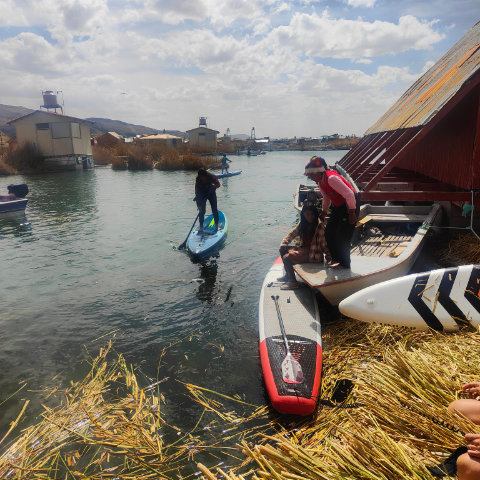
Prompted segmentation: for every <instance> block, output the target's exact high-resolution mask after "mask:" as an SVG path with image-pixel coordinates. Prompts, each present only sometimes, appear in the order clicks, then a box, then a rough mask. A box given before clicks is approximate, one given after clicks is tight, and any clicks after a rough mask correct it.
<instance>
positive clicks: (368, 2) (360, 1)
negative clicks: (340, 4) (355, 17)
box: [347, 0, 376, 8]
mask: <svg viewBox="0 0 480 480" xmlns="http://www.w3.org/2000/svg"><path fill="white" fill-rule="evenodd" d="M375 3H376V0H347V4H348V5H350V6H351V7H367V8H372V7H374V6H375Z"/></svg>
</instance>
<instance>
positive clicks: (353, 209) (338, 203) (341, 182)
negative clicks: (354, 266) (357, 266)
mask: <svg viewBox="0 0 480 480" xmlns="http://www.w3.org/2000/svg"><path fill="white" fill-rule="evenodd" d="M305 175H306V176H307V177H308V178H310V179H311V180H313V181H314V182H316V183H317V184H318V187H319V189H320V193H321V194H322V197H323V206H322V218H325V217H326V215H327V213H328V210H329V208H330V207H331V214H330V217H329V219H328V221H327V226H326V228H325V238H326V240H327V246H328V249H329V250H330V254H331V256H332V262H331V267H332V268H350V247H351V241H352V236H353V232H354V231H355V224H356V223H357V218H358V212H359V202H358V199H357V197H356V195H355V190H354V188H353V186H352V185H351V184H350V182H348V181H347V180H346V179H345V178H343V177H342V176H341V175H340V174H339V173H338V172H337V171H336V170H333V169H330V168H329V167H328V165H327V162H326V161H325V160H324V159H323V158H321V157H316V156H314V157H312V158H311V159H310V161H309V162H308V163H307V165H306V166H305Z"/></svg>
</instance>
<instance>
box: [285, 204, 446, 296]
mask: <svg viewBox="0 0 480 480" xmlns="http://www.w3.org/2000/svg"><path fill="white" fill-rule="evenodd" d="M440 220H441V207H440V205H438V204H434V205H432V206H376V205H369V204H367V205H362V207H361V209H360V217H359V221H358V222H357V226H356V229H355V234H354V238H353V244H352V250H351V268H350V269H332V268H329V267H327V266H325V265H324V264H317V263H304V264H300V265H295V267H294V268H295V272H296V273H297V275H298V276H299V277H300V278H301V279H302V280H303V281H304V282H305V283H306V284H307V285H309V286H310V287H311V288H313V289H315V290H318V291H319V292H320V293H321V294H322V295H323V296H324V297H325V299H326V300H328V302H329V303H330V304H332V305H338V304H339V303H340V302H341V301H342V300H343V299H344V298H346V297H348V296H349V295H351V294H353V293H355V292H356V291H358V290H360V289H362V288H365V287H368V286H370V285H373V284H375V283H379V282H384V281H386V280H391V279H392V278H397V277H400V276H403V275H405V274H407V273H408V272H409V270H410V269H411V267H412V265H413V263H414V262H415V260H416V258H417V256H418V254H419V253H420V251H421V248H422V246H423V244H424V241H425V237H426V234H427V232H428V231H429V229H430V227H431V226H433V225H436V224H438V223H439V222H440Z"/></svg>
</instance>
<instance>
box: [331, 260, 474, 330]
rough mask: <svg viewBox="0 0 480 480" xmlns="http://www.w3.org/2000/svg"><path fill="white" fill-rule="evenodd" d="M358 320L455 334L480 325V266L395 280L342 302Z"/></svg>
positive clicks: (359, 292) (344, 312)
mask: <svg viewBox="0 0 480 480" xmlns="http://www.w3.org/2000/svg"><path fill="white" fill-rule="evenodd" d="M339 309H340V311H341V312H342V313H343V314H344V315H346V316H348V317H350V318H354V319H356V320H360V321H363V322H369V323H373V322H375V323H385V324H388V325H399V326H406V327H413V328H416V329H419V330H427V329H428V328H433V329H434V330H438V331H445V332H454V331H457V330H458V329H459V328H460V327H461V326H469V327H473V328H475V329H478V327H479V326H480V265H462V266H460V267H454V268H444V269H439V270H431V271H430V272H424V273H415V274H412V275H407V276H405V277H400V278H395V279H393V280H389V281H386V282H381V283H378V284H376V285H372V286H370V287H367V288H364V289H362V290H359V291H358V292H356V293H354V294H353V295H350V296H349V297H347V298H346V299H344V300H342V302H341V303H340V305H339Z"/></svg>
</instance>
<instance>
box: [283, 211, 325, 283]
mask: <svg viewBox="0 0 480 480" xmlns="http://www.w3.org/2000/svg"><path fill="white" fill-rule="evenodd" d="M324 232H325V229H324V224H323V222H322V221H321V219H320V216H319V213H318V210H317V209H316V207H315V206H314V205H305V206H304V207H303V208H302V212H301V214H300V223H299V224H298V225H297V226H296V227H295V228H294V229H293V230H292V231H290V232H289V233H288V235H287V236H286V237H285V238H284V239H283V240H282V244H281V245H280V256H281V257H282V261H283V265H284V267H285V277H283V278H281V279H280V281H285V282H286V284H285V285H282V286H281V287H280V288H281V289H282V290H292V289H295V288H298V287H299V284H298V282H297V280H296V278H295V271H294V270H293V265H296V264H297V263H319V262H324V261H326V262H328V261H329V260H330V259H331V258H330V253H329V251H328V248H327V244H326V242H325V234H324ZM297 237H298V238H299V239H300V246H299V247H291V246H290V245H289V244H290V243H291V242H292V241H293V240H294V239H295V238H297Z"/></svg>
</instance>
